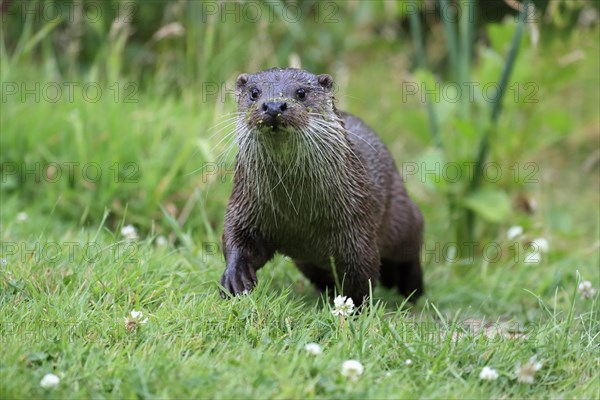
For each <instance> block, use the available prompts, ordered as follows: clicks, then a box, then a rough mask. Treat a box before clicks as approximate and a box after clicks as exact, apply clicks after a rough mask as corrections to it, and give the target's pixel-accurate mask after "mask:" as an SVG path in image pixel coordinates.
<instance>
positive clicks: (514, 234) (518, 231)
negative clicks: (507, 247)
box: [506, 225, 523, 240]
mask: <svg viewBox="0 0 600 400" xmlns="http://www.w3.org/2000/svg"><path fill="white" fill-rule="evenodd" d="M522 234H523V227H522V226H519V225H515V226H511V227H510V228H508V230H507V231H506V237H507V238H508V240H513V239H516V238H518V237H519V236H521V235H522Z"/></svg>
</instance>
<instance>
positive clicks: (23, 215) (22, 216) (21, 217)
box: [17, 211, 29, 222]
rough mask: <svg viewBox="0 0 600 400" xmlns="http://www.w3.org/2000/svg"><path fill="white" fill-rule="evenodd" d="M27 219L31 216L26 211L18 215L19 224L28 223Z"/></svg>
mask: <svg viewBox="0 0 600 400" xmlns="http://www.w3.org/2000/svg"><path fill="white" fill-rule="evenodd" d="M27 218H29V216H28V215H27V213H26V212H25V211H21V212H20V213H18V214H17V222H25V221H27Z"/></svg>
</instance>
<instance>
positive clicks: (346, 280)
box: [336, 244, 380, 307]
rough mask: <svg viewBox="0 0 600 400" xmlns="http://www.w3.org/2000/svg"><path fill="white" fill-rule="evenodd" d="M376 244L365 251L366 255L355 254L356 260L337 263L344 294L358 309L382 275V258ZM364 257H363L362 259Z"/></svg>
mask: <svg viewBox="0 0 600 400" xmlns="http://www.w3.org/2000/svg"><path fill="white" fill-rule="evenodd" d="M376 249H377V247H376V245H375V244H374V245H373V246H369V248H368V250H365V248H363V250H364V254H360V255H359V254H355V255H354V256H355V257H356V258H354V260H352V261H347V262H338V263H336V269H337V275H338V277H339V279H340V281H341V284H342V294H343V295H344V296H349V297H351V298H352V300H353V301H354V305H355V306H356V307H360V306H361V305H362V304H363V302H364V301H365V299H366V298H367V297H368V296H369V292H370V289H371V288H373V289H375V286H376V285H377V281H378V280H379V274H380V269H379V268H380V258H379V253H378V252H377V250H376ZM361 256H362V257H361Z"/></svg>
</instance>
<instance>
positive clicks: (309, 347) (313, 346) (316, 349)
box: [304, 343, 323, 356]
mask: <svg viewBox="0 0 600 400" xmlns="http://www.w3.org/2000/svg"><path fill="white" fill-rule="evenodd" d="M304 350H306V352H307V353H308V354H310V355H312V356H318V355H319V354H321V353H322V352H323V349H322V348H321V346H319V344H317V343H307V344H306V346H304Z"/></svg>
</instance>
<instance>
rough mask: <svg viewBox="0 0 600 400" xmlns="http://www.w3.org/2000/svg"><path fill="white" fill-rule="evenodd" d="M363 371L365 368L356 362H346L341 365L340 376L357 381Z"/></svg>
mask: <svg viewBox="0 0 600 400" xmlns="http://www.w3.org/2000/svg"><path fill="white" fill-rule="evenodd" d="M364 370H365V367H363V365H362V364H361V363H360V361H357V360H346V361H344V363H343V364H342V375H343V376H345V377H347V378H348V379H350V380H351V381H356V380H358V377H359V376H361V375H362V373H363V372H364Z"/></svg>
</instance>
